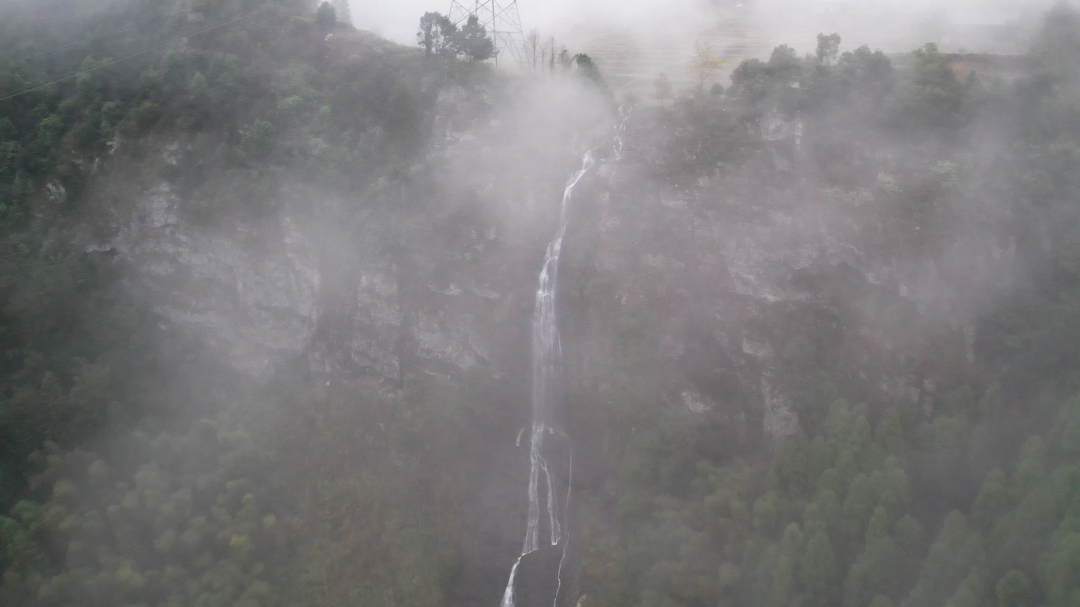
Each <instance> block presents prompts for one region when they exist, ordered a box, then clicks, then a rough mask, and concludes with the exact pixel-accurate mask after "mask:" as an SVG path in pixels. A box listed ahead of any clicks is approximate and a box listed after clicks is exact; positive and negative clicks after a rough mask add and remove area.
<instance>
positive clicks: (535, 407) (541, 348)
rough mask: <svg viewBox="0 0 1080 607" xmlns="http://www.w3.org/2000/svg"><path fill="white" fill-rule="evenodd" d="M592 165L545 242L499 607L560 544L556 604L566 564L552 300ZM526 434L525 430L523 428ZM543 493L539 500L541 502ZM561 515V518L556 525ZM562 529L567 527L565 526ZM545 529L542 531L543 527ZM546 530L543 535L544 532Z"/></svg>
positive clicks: (621, 145)
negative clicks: (527, 424) (512, 557)
mask: <svg viewBox="0 0 1080 607" xmlns="http://www.w3.org/2000/svg"><path fill="white" fill-rule="evenodd" d="M619 113H620V116H621V117H622V121H621V122H620V124H619V126H618V128H617V129H616V131H615V142H614V143H615V145H614V152H615V159H616V160H621V159H622V157H623V154H624V152H625V148H626V125H627V123H628V122H629V119H630V109H629V108H626V107H622V108H619ZM595 164H596V160H595V158H594V156H593V153H592V152H591V151H590V152H586V154H585V157H584V158H583V159H582V163H581V169H580V170H579V171H578V172H576V173H574V175H573V177H571V178H570V181H569V182H568V183H567V184H566V189H565V190H564V191H563V198H562V207H561V208H560V210H559V227H558V230H556V232H555V238H554V239H553V240H552V241H551V242H550V243H548V246H547V252H546V254H545V255H544V266H543V268H541V270H540V280H539V288H538V289H537V290H536V305H535V308H534V309H533V326H532V348H533V352H532V354H533V358H532V361H533V365H532V377H533V385H532V429H531V432H530V435H529V492H528V498H529V510H528V517H527V519H526V525H525V541H524V545H523V546H522V547H521V555H520V556H518V558H517V561H515V562H514V566H513V567H511V568H510V579H509V580H508V581H507V582H506V590H504V591H503V598H502V603H501V607H514V590H515V588H516V583H517V572H518V566H519V565H521V559H523V558H524V557H525V556H526V555H528V554H530V553H532V552H536V551H537V550H539V549H540V548H541V542H544V543H545V544H547V545H550V546H558V545H560V544H562V547H563V553H562V558H561V559H560V561H559V570H558V580H557V581H558V586H557V587H556V589H555V604H554V605H552V607H556V605H558V602H559V592H560V591H561V590H562V567H563V561H565V560H566V544H567V542H566V538H564V537H563V529H564V526H565V527H567V531H568V530H569V529H568V528H569V521H568V520H566V518H565V517H566V514H567V511H568V510H569V508H570V490H571V487H572V480H573V478H572V477H573V472H574V453H573V450H572V448H570V447H569V437H568V436H567V435H566V433H565V432H564V431H563V430H562V429H560V421H559V420H558V419H557V417H558V416H557V415H556V412H557V409H558V407H559V405H560V402H561V399H562V395H561V390H562V379H561V377H560V365H561V359H562V349H561V347H560V345H559V329H558V327H557V326H556V323H555V300H556V291H557V288H558V282H559V280H558V279H559V255H560V254H561V253H562V244H563V237H565V236H566V228H567V224H568V223H569V222H570V216H569V209H570V203H571V202H572V201H573V197H574V187H575V186H577V184H578V182H579V181H581V179H582V177H584V176H585V174H586V173H588V172H589V170H590V169H592V168H593V166H594V165H595ZM522 432H524V428H523V429H522ZM522 432H519V433H518V437H517V443H518V446H520V445H521V438H522ZM552 438H562V439H564V440H565V441H566V451H567V453H566V457H567V462H566V479H565V480H566V496H565V500H564V501H563V503H562V510H561V511H560V510H559V504H558V496H556V486H555V484H554V481H553V479H552V466H553V465H554V464H555V462H557V461H558V460H557V459H556V457H555V456H557V455H558V453H557V452H556V451H555V448H554V446H553V445H552V444H551V441H550V440H549V439H552ZM541 491H542V492H543V498H544V499H543V500H541V499H540V495H541ZM560 514H561V515H562V516H563V519H562V520H560V518H559V517H560ZM564 524H565V525H564ZM545 526H546V529H544V528H543V527H545ZM544 531H546V533H543V532H544Z"/></svg>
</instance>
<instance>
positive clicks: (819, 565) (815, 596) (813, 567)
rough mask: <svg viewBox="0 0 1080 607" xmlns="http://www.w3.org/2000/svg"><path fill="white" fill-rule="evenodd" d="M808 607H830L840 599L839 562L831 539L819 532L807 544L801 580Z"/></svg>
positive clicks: (805, 603) (804, 601) (805, 602)
mask: <svg viewBox="0 0 1080 607" xmlns="http://www.w3.org/2000/svg"><path fill="white" fill-rule="evenodd" d="M800 581H801V582H802V588H803V593H804V600H803V604H804V605H806V607H828V606H829V605H833V604H835V602H836V599H837V598H838V593H837V587H838V586H839V580H838V579H837V561H836V553H835V552H834V551H833V547H832V543H831V542H830V541H829V537H828V536H827V535H825V534H824V533H823V532H821V531H818V532H817V533H815V534H814V536H813V537H812V538H810V541H809V542H807V543H806V553H805V554H804V555H803V558H802V571H801V579H800Z"/></svg>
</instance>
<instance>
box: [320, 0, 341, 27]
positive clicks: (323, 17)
mask: <svg viewBox="0 0 1080 607" xmlns="http://www.w3.org/2000/svg"><path fill="white" fill-rule="evenodd" d="M335 23H337V14H336V12H335V11H334V7H333V6H332V5H331V4H330V3H329V2H323V3H321V4H319V7H318V8H317V9H315V24H316V25H318V26H319V27H320V28H321V29H324V30H328V29H330V28H331V27H333V26H334V24H335Z"/></svg>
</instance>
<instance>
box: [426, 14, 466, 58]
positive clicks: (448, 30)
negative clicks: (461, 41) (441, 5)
mask: <svg viewBox="0 0 1080 607" xmlns="http://www.w3.org/2000/svg"><path fill="white" fill-rule="evenodd" d="M457 35H458V32H457V26H455V25H454V24H453V23H452V22H451V21H450V19H449V18H447V17H446V16H445V15H442V14H439V13H434V12H427V13H424V16H423V17H420V29H419V31H417V32H416V43H417V44H419V45H420V46H421V47H423V49H424V54H425V55H431V54H433V53H434V54H436V55H440V56H442V55H452V54H454V53H455V52H456V50H455V46H454V44H455V40H456V39H457Z"/></svg>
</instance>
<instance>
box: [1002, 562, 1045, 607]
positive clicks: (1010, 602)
mask: <svg viewBox="0 0 1080 607" xmlns="http://www.w3.org/2000/svg"><path fill="white" fill-rule="evenodd" d="M994 592H995V593H996V594H997V600H998V607H1033V606H1034V605H1036V604H1037V603H1036V595H1035V589H1034V588H1033V587H1032V585H1031V580H1030V579H1028V576H1027V574H1025V573H1024V572H1023V571H1018V570H1016V569H1013V570H1012V571H1010V572H1008V573H1006V574H1005V575H1003V576H1001V579H1000V580H998V583H997V585H996V586H995V587H994Z"/></svg>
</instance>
